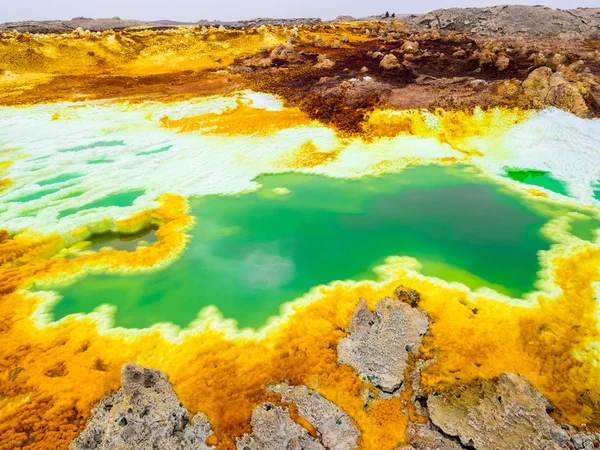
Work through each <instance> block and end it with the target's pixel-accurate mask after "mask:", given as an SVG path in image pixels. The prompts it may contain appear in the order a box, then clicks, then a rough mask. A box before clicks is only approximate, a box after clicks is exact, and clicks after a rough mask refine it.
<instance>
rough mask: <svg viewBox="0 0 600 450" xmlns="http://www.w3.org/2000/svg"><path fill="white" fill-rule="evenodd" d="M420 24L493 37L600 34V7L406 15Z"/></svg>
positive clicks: (500, 8) (456, 10)
mask: <svg viewBox="0 0 600 450" xmlns="http://www.w3.org/2000/svg"><path fill="white" fill-rule="evenodd" d="M405 20H407V21H408V22H410V23H412V24H415V25H417V26H419V27H425V28H433V29H440V30H448V31H466V32H470V33H476V34H481V35H489V36H503V35H514V34H529V35H558V34H561V33H567V34H574V35H581V36H583V37H590V38H594V37H598V36H600V31H599V30H600V28H599V27H600V8H577V9H570V10H559V9H552V8H547V7H544V6H523V5H503V6H492V7H484V8H448V9H436V10H434V11H431V12H429V13H427V14H422V15H415V16H409V17H406V18H405Z"/></svg>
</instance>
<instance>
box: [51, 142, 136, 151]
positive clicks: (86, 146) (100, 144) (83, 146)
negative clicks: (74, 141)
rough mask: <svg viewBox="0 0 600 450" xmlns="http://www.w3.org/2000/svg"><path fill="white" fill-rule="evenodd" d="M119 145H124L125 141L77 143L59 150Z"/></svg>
mask: <svg viewBox="0 0 600 450" xmlns="http://www.w3.org/2000/svg"><path fill="white" fill-rule="evenodd" d="M121 145H125V141H98V142H92V143H91V144H87V145H77V146H75V147H69V148H62V149H60V150H59V152H63V153H64V152H80V151H82V150H87V149H90V148H99V147H118V146H121Z"/></svg>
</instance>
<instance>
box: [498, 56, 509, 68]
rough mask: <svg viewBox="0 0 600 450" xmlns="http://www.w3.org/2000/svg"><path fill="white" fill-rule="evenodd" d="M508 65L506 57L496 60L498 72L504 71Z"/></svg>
mask: <svg viewBox="0 0 600 450" xmlns="http://www.w3.org/2000/svg"><path fill="white" fill-rule="evenodd" d="M509 64H510V58H509V57H508V56H506V55H501V56H499V57H498V59H496V64H495V65H496V67H497V68H498V70H499V71H500V72H502V71H503V70H506V69H507V68H508V66H509Z"/></svg>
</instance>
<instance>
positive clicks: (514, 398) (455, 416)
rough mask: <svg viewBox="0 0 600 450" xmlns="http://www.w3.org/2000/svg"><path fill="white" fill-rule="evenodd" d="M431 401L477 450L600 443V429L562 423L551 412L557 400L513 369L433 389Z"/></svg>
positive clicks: (440, 422)
mask: <svg viewBox="0 0 600 450" xmlns="http://www.w3.org/2000/svg"><path fill="white" fill-rule="evenodd" d="M427 407H428V409H429V415H430V418H431V422H432V423H433V424H434V425H435V426H436V427H438V428H439V429H440V430H441V431H442V432H443V433H445V434H446V435H448V436H455V437H457V438H458V439H459V440H460V442H461V443H462V445H463V446H465V447H468V448H474V449H476V450H521V449H524V448H527V449H531V450H551V449H556V450H558V449H566V448H574V449H588V448H589V449H592V448H598V446H600V435H596V434H593V433H578V432H575V431H574V430H572V429H571V428H570V427H567V426H561V425H559V424H558V423H557V422H556V421H555V420H554V419H552V417H550V416H549V414H548V413H549V412H550V411H552V409H553V408H552V405H551V404H550V403H549V402H548V401H547V400H546V399H545V398H544V397H543V396H542V394H540V393H539V392H538V391H537V390H536V389H535V388H534V387H533V385H531V383H529V381H527V380H526V379H525V378H524V377H522V376H520V375H515V374H512V373H503V374H501V375H500V376H498V377H496V378H493V379H490V380H481V381H476V382H474V383H472V384H470V385H464V386H456V387H451V388H448V389H446V390H443V391H441V392H438V393H435V394H432V395H430V396H429V397H428V399H427ZM415 448H419V447H415Z"/></svg>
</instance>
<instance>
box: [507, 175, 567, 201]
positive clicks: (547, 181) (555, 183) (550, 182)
mask: <svg viewBox="0 0 600 450" xmlns="http://www.w3.org/2000/svg"><path fill="white" fill-rule="evenodd" d="M506 174H507V175H508V176H509V177H510V178H512V179H513V180H515V181H520V182H521V183H526V184H531V185H533V186H540V187H543V188H546V189H549V190H551V191H553V192H556V193H557V194H562V195H568V194H567V188H566V186H565V184H564V183H563V182H562V181H559V180H557V179H556V178H554V177H553V176H552V175H551V174H550V172H545V171H543V170H527V169H506Z"/></svg>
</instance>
